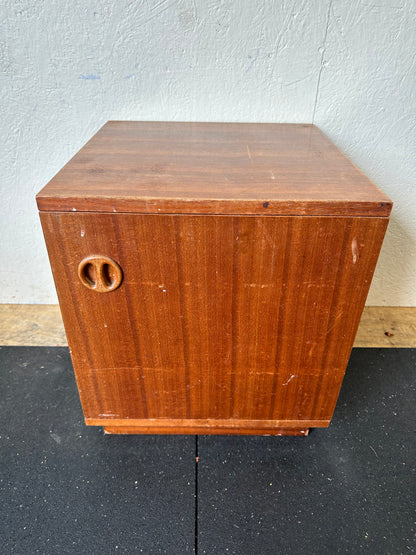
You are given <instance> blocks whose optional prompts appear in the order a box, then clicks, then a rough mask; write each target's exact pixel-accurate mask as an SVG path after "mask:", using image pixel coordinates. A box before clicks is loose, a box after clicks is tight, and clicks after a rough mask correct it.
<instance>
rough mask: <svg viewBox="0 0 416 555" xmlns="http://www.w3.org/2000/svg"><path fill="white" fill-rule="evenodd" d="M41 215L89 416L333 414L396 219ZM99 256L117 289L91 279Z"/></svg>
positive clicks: (304, 417)
mask: <svg viewBox="0 0 416 555" xmlns="http://www.w3.org/2000/svg"><path fill="white" fill-rule="evenodd" d="M41 220H42V224H43V229H44V233H45V238H46V242H47V247H48V251H49V255H50V260H51V265H52V269H53V274H54V278H55V283H56V288H57V291H58V296H59V301H60V305H61V310H62V315H63V319H64V324H65V328H66V332H67V336H68V342H69V346H70V349H71V355H72V360H73V364H74V369H75V374H76V378H77V383H78V388H79V392H80V397H81V401H82V406H83V410H84V414H85V417H86V419H87V422H88V421H90V422H91V423H92V422H94V423H98V420H99V421H102V422H103V423H107V424H108V423H109V422H110V421H116V420H120V419H133V420H134V419H137V420H142V419H158V418H162V419H163V418H164V419H195V420H198V419H219V420H221V419H223V420H229V419H235V420H236V421H237V420H279V421H291V422H294V421H302V422H306V421H307V422H310V425H313V423H315V424H316V425H325V423H328V421H329V420H330V418H331V416H332V412H333V409H334V407H335V403H336V399H337V396H338V392H339V388H340V386H341V382H342V378H343V375H344V371H345V367H346V364H347V361H348V357H349V354H350V350H351V347H352V344H353V340H354V336H355V333H356V330H357V326H358V323H359V319H360V316H361V312H362V309H363V306H364V302H365V298H366V295H367V291H368V287H369V284H370V281H371V277H372V273H373V270H374V267H375V264H376V260H377V256H378V253H379V249H380V246H381V242H382V238H383V235H384V231H385V228H386V225H387V219H384V218H352V217H339V218H332V217H331V218H330V217H312V216H305V217H299V216H296V217H274V216H260V217H257V216H195V215H191V216H187V215H157V214H156V215H140V214H91V213H41ZM94 255H95V256H104V257H108V258H109V259H111V260H114V261H115V262H116V263H117V264H118V265H119V266H120V268H121V271H122V281H121V284H120V286H119V287H117V288H115V289H114V290H112V291H107V290H106V288H105V287H104V288H103V290H102V291H98V290H97V289H96V290H94V289H91V288H90V287H88V283H85V280H84V283H82V281H81V279H80V277H79V275H78V269H79V264H80V262H81V261H82V260H84V259H85V258H86V257H89V256H94ZM91 268H92V269H91ZM91 268H90V270H91V272H92V274H94V272H95V271H96V270H94V267H93V266H91ZM87 277H88V276H87ZM90 277H91V282H92V283H93V282H94V279H95V278H94V275H92V276H90ZM95 277H97V276H95ZM112 279H113V278H112V277H111V276H110V279H109V280H108V283H110V284H111V283H112ZM110 288H111V287H110Z"/></svg>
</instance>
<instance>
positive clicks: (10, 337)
mask: <svg viewBox="0 0 416 555" xmlns="http://www.w3.org/2000/svg"><path fill="white" fill-rule="evenodd" d="M0 345H16V346H17V345H19V346H25V345H26V346H33V347H36V346H38V347H56V346H61V347H62V346H66V345H68V342H67V339H66V335H65V329H64V324H63V322H62V316H61V311H60V308H59V305H56V304H53V305H51V304H0ZM353 346H354V347H367V348H368V347H382V348H411V347H413V348H414V347H416V307H414V306H410V307H409V306H365V307H364V311H363V314H362V316H361V320H360V325H359V326H358V331H357V335H356V336H355V340H354V345H353Z"/></svg>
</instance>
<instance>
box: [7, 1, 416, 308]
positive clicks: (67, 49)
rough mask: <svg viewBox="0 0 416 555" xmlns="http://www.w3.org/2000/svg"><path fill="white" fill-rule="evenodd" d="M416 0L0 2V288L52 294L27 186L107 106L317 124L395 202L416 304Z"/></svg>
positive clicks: (402, 269)
mask: <svg viewBox="0 0 416 555" xmlns="http://www.w3.org/2000/svg"><path fill="white" fill-rule="evenodd" d="M415 19H416V4H415V2H414V0H408V1H406V0H375V1H374V3H373V2H372V1H371V0H363V1H354V0H332V1H331V0H316V1H310V0H304V1H300V0H291V1H289V0H288V1H279V0H268V1H265V0H264V1H261V0H234V1H232V0H143V1H128V0H117V1H115V0H105V1H104V0H101V1H99V0H97V1H92V0H89V1H88V0H78V1H74V0H72V1H70V2H68V1H67V0H62V1H52V0H49V1H48V0H15V1H12V0H3V2H2V3H1V4H0V24H1V35H0V38H1V45H0V79H1V81H0V83H1V90H0V95H1V99H0V130H1V135H0V136H1V139H2V157H1V164H0V187H1V212H2V214H1V243H0V248H1V253H0V254H1V258H0V260H2V264H1V266H0V272H1V276H0V281H1V295H0V302H12V303H14V302H15V303H49V302H50V303H53V302H56V297H55V292H54V287H53V283H52V278H51V274H50V270H49V264H48V260H47V256H46V250H45V247H44V244H43V238H42V234H41V230H40V225H39V222H38V216H37V209H36V206H35V200H34V196H35V193H36V192H37V191H38V190H39V189H40V188H41V187H42V186H43V185H45V183H46V182H47V181H48V180H49V179H50V178H51V177H52V176H53V175H54V174H55V173H56V172H57V171H58V170H59V169H60V168H61V167H62V166H63V165H64V164H65V163H66V162H67V161H68V159H69V158H70V157H71V156H72V155H73V154H74V153H75V152H76V151H77V150H78V149H79V148H81V146H82V145H83V144H84V143H85V142H86V141H87V140H88V139H89V138H90V137H91V135H92V134H93V133H94V132H95V131H97V129H98V128H99V127H100V126H101V125H102V124H103V123H104V122H105V121H106V120H109V119H133V120H135V119H136V120H140V119H143V120H194V121H197V120H198V121H253V122H254V121H258V122H262V121H264V122H314V123H315V124H317V125H318V126H319V127H320V128H321V129H322V130H323V131H324V132H325V133H327V134H328V135H329V137H330V138H331V139H332V140H333V141H334V142H335V143H336V144H337V145H338V146H339V147H340V148H341V149H342V150H343V151H344V152H345V153H347V154H348V155H349V156H350V157H351V158H352V160H353V161H354V162H355V163H356V164H357V165H358V166H359V167H360V168H361V169H362V170H363V171H364V172H365V173H367V175H368V176H369V177H370V178H372V179H373V181H375V183H376V184H377V185H379V186H380V187H381V188H382V189H383V190H384V191H385V192H386V193H387V194H388V195H390V196H391V197H392V199H393V200H394V202H395V207H394V211H393V216H392V220H391V224H390V227H389V230H388V234H387V238H386V241H385V244H384V247H383V251H382V255H381V258H380V261H379V265H378V267H377V271H376V277H375V280H374V282H373V285H372V289H371V292H370V296H369V299H368V304H372V305H416V278H415V276H416V249H415V243H416V190H415V186H414V183H415V177H416V156H415V155H416V147H415V145H416V131H415V129H416V125H415V114H416V102H415V89H416V87H415V85H416V83H415V70H416V67H415V51H416V40H415V36H416V31H415V24H414V22H415Z"/></svg>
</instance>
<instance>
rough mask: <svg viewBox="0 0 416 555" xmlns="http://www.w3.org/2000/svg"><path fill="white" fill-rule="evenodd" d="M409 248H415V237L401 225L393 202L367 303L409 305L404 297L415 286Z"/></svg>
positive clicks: (415, 249) (410, 249) (411, 249)
mask: <svg viewBox="0 0 416 555" xmlns="http://www.w3.org/2000/svg"><path fill="white" fill-rule="evenodd" d="M412 252H416V237H414V235H413V234H412V233H411V231H409V230H408V229H407V228H406V227H405V226H404V225H403V223H402V219H401V218H400V213H399V211H398V210H397V209H395V207H394V206H393V211H392V213H391V216H390V222H389V225H388V228H387V232H386V236H385V239H384V242H383V246H382V248H381V253H380V257H379V260H378V263H377V268H376V271H375V274H374V279H373V282H372V285H371V289H370V293H369V295H368V298H367V302H366V304H367V305H370V306H371V305H372V306H376V305H379V306H408V305H409V302H408V301H406V299H408V298H409V295H411V291H412V290H413V291H414V289H415V283H414V275H415V268H414V265H415V263H414V261H413V260H412V257H411V253H412ZM381 269H382V274H383V275H381Z"/></svg>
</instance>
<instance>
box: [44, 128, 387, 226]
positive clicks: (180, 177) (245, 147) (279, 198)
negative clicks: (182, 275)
mask: <svg viewBox="0 0 416 555" xmlns="http://www.w3.org/2000/svg"><path fill="white" fill-rule="evenodd" d="M37 202H38V206H39V209H40V210H51V211H103V212H135V213H137V212H142V213H161V214H162V213H170V214H174V213H183V214H185V213H190V214H263V215H276V214H279V215H325V216H328V215H357V216H358V215H361V216H388V214H389V213H390V210H391V201H390V199H389V198H388V197H387V196H386V195H384V193H382V192H381V191H380V190H379V189H378V188H377V187H376V186H375V185H374V184H373V183H372V182H371V181H370V180H369V179H368V178H367V177H366V176H365V175H364V174H363V173H362V172H361V171H360V170H359V169H358V168H356V167H355V166H354V164H352V163H351V162H350V160H348V158H347V157H346V156H344V155H343V154H342V153H341V152H340V151H339V150H338V149H337V148H336V147H335V146H334V145H333V144H332V143H331V141H329V140H328V139H327V138H326V137H325V136H324V135H323V134H322V133H321V132H320V131H319V129H317V128H316V127H315V126H313V125H306V124H305V125H303V124H298V125H295V124H263V123H262V124H248V123H177V122H114V121H113V122H108V123H107V124H106V125H104V126H103V127H102V128H101V129H100V131H99V132H98V133H97V134H96V135H95V136H94V137H93V138H92V139H91V140H90V141H89V142H88V143H87V144H86V145H85V146H84V147H83V148H82V149H81V151H80V152H79V153H78V154H76V155H75V156H74V158H73V159H72V160H71V161H70V162H69V163H68V164H67V165H66V166H65V167H64V168H63V169H62V170H61V171H60V172H59V173H58V174H57V175H56V176H55V177H54V178H53V179H52V180H51V182H50V183H49V184H48V185H46V187H45V188H44V189H43V190H42V191H41V192H40V193H39V194H38V196H37Z"/></svg>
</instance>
